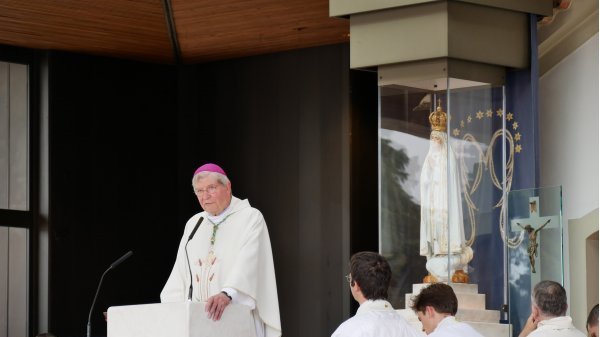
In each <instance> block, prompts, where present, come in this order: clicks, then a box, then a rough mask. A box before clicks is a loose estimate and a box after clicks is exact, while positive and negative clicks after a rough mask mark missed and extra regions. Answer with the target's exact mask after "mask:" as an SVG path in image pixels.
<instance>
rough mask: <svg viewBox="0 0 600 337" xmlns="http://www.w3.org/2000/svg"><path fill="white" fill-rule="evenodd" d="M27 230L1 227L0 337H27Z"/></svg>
mask: <svg viewBox="0 0 600 337" xmlns="http://www.w3.org/2000/svg"><path fill="white" fill-rule="evenodd" d="M28 235H29V230H28V229H26V228H16V227H0V337H3V336H7V337H8V336H10V337H21V336H22V337H25V336H27V327H28V325H27V319H28V289H29V288H28V287H29V275H28V270H29V259H28V251H29V237H28Z"/></svg>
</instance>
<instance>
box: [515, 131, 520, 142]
mask: <svg viewBox="0 0 600 337" xmlns="http://www.w3.org/2000/svg"><path fill="white" fill-rule="evenodd" d="M515 140H516V141H520V140H521V133H520V132H517V133H515Z"/></svg>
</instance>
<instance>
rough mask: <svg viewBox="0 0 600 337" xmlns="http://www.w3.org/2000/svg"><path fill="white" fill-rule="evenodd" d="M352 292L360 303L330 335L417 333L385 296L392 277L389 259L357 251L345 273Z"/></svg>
mask: <svg viewBox="0 0 600 337" xmlns="http://www.w3.org/2000/svg"><path fill="white" fill-rule="evenodd" d="M347 278H348V282H349V283H350V289H351V291H352V296H353V297H354V299H355V300H356V301H357V302H358V303H359V304H360V307H359V308H358V310H357V311H356V315H354V317H352V318H350V319H348V320H347V321H345V322H344V323H342V324H341V325H340V326H339V327H338V328H337V330H335V332H334V333H333V335H331V336H332V337H359V336H360V337H369V336H373V337H418V336H419V332H418V331H417V330H415V328H413V327H412V326H410V325H409V324H408V323H407V322H406V320H405V319H404V318H403V317H402V316H400V314H399V313H397V312H396V311H395V310H394V308H393V307H392V305H391V304H390V302H388V301H387V300H386V298H387V291H388V288H389V286H390V281H391V278H392V271H391V269H390V265H389V264H388V262H387V261H386V260H385V259H384V258H383V257H382V256H381V255H379V254H377V253H373V252H360V253H356V254H354V255H353V256H352V258H351V259H350V274H348V276H347Z"/></svg>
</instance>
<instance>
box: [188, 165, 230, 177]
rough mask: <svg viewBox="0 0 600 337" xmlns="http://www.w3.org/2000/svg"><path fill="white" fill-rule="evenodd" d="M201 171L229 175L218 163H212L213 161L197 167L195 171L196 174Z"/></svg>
mask: <svg viewBox="0 0 600 337" xmlns="http://www.w3.org/2000/svg"><path fill="white" fill-rule="evenodd" d="M200 172H215V173H221V174H222V175H224V176H226V177H227V174H225V171H223V169H222V168H221V167H220V166H219V165H217V164H212V163H208V164H204V165H202V166H200V167H198V168H197V169H196V171H195V172H194V176H195V175H196V174H198V173H200Z"/></svg>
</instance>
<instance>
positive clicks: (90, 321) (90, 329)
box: [87, 250, 133, 337]
mask: <svg viewBox="0 0 600 337" xmlns="http://www.w3.org/2000/svg"><path fill="white" fill-rule="evenodd" d="M131 255H133V252H132V251H131V250H130V251H128V252H127V253H125V255H123V256H121V257H120V258H119V259H118V260H117V261H115V262H113V263H112V264H111V265H110V267H108V269H106V271H105V272H104V273H103V274H102V277H101V278H100V283H99V284H98V288H97V289H96V295H94V300H93V301H92V307H91V308H90V314H89V315H88V321H87V337H91V335H92V311H93V310H94V305H95V304H96V299H97V298H98V293H99V292H100V287H101V286H102V280H104V275H106V273H108V271H109V270H111V269H113V268H115V267H116V266H118V265H120V264H121V263H122V262H123V261H125V260H127V259H128V258H129V257H130V256H131Z"/></svg>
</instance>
